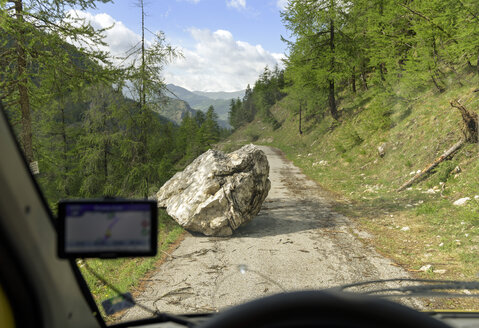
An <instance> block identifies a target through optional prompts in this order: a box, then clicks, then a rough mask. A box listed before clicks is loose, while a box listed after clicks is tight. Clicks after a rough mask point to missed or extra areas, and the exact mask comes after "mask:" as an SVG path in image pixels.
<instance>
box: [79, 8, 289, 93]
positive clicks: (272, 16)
mask: <svg viewBox="0 0 479 328" xmlns="http://www.w3.org/2000/svg"><path fill="white" fill-rule="evenodd" d="M137 4H138V0H115V1H114V3H107V4H101V3H100V4H98V5H97V8H96V10H89V11H88V12H79V15H81V16H83V17H84V18H86V19H87V20H89V21H90V22H91V23H92V25H93V26H94V27H108V26H111V25H112V24H114V27H113V28H112V29H110V30H108V31H106V32H105V34H106V39H105V41H106V42H107V44H108V47H109V51H110V52H111V53H112V54H113V55H115V56H122V55H123V54H125V52H126V51H128V49H130V48H131V47H132V46H134V45H135V44H137V43H138V42H139V41H140V40H141V36H140V35H141V11H140V8H139V7H138V5H137ZM285 5H286V0H145V12H146V15H147V16H146V18H145V19H146V22H145V26H146V28H147V29H148V30H149V31H151V32H153V33H155V32H157V31H163V32H164V33H165V35H166V38H167V40H168V42H169V43H170V44H171V45H173V46H174V47H175V48H176V49H178V50H180V51H181V52H182V54H183V56H184V58H183V59H178V60H175V61H174V62H171V63H169V64H168V65H167V66H166V67H165V70H164V78H165V82H166V83H173V84H176V85H179V86H182V87H184V88H186V89H188V90H191V91H237V90H242V89H245V88H246V85H247V84H251V85H252V84H254V82H255V81H256V79H257V78H258V76H259V75H260V73H261V72H262V71H263V69H264V67H265V66H266V65H268V66H270V67H273V66H274V65H276V64H279V65H280V66H281V64H282V62H281V59H282V58H284V53H285V51H286V45H285V44H284V42H282V41H281V38H280V36H281V35H282V36H284V37H288V36H289V34H288V31H287V30H286V29H285V27H284V26H283V24H282V22H281V17H280V10H281V9H283V8H284V6H285ZM149 31H147V32H146V38H147V39H148V40H149V41H150V42H151V41H152V40H153V35H152V33H151V32H149Z"/></svg>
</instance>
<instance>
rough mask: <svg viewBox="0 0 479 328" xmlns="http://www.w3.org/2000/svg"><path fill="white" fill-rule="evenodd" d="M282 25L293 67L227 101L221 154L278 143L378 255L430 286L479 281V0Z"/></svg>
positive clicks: (326, 7)
mask: <svg viewBox="0 0 479 328" xmlns="http://www.w3.org/2000/svg"><path fill="white" fill-rule="evenodd" d="M282 17H283V22H284V24H285V25H286V26H287V28H288V30H289V31H290V33H291V35H286V36H283V37H284V41H285V42H286V43H287V44H288V47H289V53H288V54H287V57H286V60H285V62H284V67H283V69H274V70H272V69H271V68H266V69H265V71H264V73H263V74H262V75H261V76H260V77H259V78H258V80H257V81H256V83H255V85H254V86H253V87H252V88H248V89H247V91H246V95H245V97H244V98H243V99H242V100H241V101H235V102H232V103H231V104H230V113H229V114H230V116H229V118H230V124H231V125H232V126H233V127H234V128H235V133H234V134H233V135H232V136H231V138H229V141H228V142H227V143H224V144H223V147H224V148H225V149H234V148H236V147H238V146H239V144H244V143H249V142H255V143H261V144H268V145H273V146H276V147H278V148H280V149H281V150H283V151H284V152H285V153H286V155H287V156H288V158H290V159H291V160H292V161H293V162H294V163H295V164H296V165H298V166H300V167H301V168H302V170H303V171H304V172H305V173H307V174H308V175H309V176H310V177H311V178H313V179H315V180H316V181H318V182H319V183H320V184H321V185H322V186H324V187H325V188H326V189H327V190H329V191H331V194H332V195H333V196H334V197H335V198H336V199H337V203H336V204H335V205H334V206H335V209H336V210H337V211H339V212H342V213H344V214H346V215H348V216H350V217H353V218H356V219H357V222H358V223H360V224H361V226H362V227H363V228H364V229H366V230H367V231H370V232H371V233H372V236H374V237H368V238H369V239H367V240H366V242H368V243H372V244H374V245H375V246H377V248H378V249H379V251H380V252H381V253H383V254H387V255H389V256H391V257H392V258H394V259H395V260H396V261H397V262H398V263H401V264H402V265H404V266H405V267H406V268H407V269H409V270H411V271H413V272H419V274H423V275H424V277H429V278H430V277H436V278H441V277H449V278H461V279H463V278H465V277H467V278H473V277H474V276H475V274H476V273H477V270H476V269H477V265H478V263H479V262H478V261H479V258H478V257H477V247H478V246H477V243H478V242H479V217H478V215H477V209H478V206H479V195H478V194H479V192H478V190H479V178H478V172H479V163H478V160H477V159H478V157H479V153H478V148H477V141H478V139H477V126H478V125H477V108H478V105H479V94H478V93H477V90H478V88H479V63H478V55H479V43H478V42H479V34H478V33H479V28H478V26H479V25H478V23H479V18H478V17H479V3H477V2H476V1H469V0H461V1H443V0H441V1H413V2H411V1H388V0H375V1H371V0H369V1H365V0H357V1H349V2H344V1H333V0H327V1H298V0H293V1H290V2H289V4H288V6H287V7H286V9H285V11H284V12H283V13H282ZM453 146H455V147H453ZM446 150H450V152H446ZM443 154H445V155H444V156H442V155H443ZM433 164H438V165H437V166H434V165H433ZM428 169H430V170H428ZM413 177H414V179H413ZM407 181H411V184H410V185H405V183H406V182H407ZM401 186H405V187H404V188H400V187H401ZM459 200H461V201H459ZM371 238H373V239H371ZM425 265H430V266H426V268H428V269H424V270H422V271H421V270H420V269H421V268H423V267H424V266H425Z"/></svg>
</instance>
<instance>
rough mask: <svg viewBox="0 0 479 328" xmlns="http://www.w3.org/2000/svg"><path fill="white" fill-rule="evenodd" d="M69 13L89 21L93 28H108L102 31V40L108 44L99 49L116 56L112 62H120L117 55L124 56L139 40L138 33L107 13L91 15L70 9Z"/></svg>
mask: <svg viewBox="0 0 479 328" xmlns="http://www.w3.org/2000/svg"><path fill="white" fill-rule="evenodd" d="M69 13H70V14H71V15H72V16H73V17H78V18H81V19H84V20H85V21H86V22H89V23H90V24H91V25H92V26H93V27H94V28H95V29H104V28H109V29H107V30H106V31H105V32H103V34H104V35H105V38H104V41H105V42H106V43H107V45H108V46H107V47H101V49H100V50H104V51H108V52H110V54H111V56H112V57H114V58H116V59H114V62H117V63H119V62H121V59H119V57H124V56H125V55H126V54H127V53H128V51H130V50H131V49H132V48H133V47H134V46H135V45H138V43H139V42H140V41H141V36H140V35H139V34H137V33H135V32H133V31H132V30H130V29H129V28H128V27H126V26H125V24H123V23H122V22H121V21H117V20H115V19H114V18H113V17H111V16H110V15H108V14H96V15H92V14H91V13H88V12H84V11H80V10H71V11H70V12H69ZM112 26H113V27H112ZM110 27H111V28H110Z"/></svg>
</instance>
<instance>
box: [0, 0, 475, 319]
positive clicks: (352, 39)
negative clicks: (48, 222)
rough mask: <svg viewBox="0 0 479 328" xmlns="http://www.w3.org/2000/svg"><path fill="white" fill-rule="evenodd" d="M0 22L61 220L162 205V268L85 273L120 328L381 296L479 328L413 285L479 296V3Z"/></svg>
mask: <svg viewBox="0 0 479 328" xmlns="http://www.w3.org/2000/svg"><path fill="white" fill-rule="evenodd" d="M0 8H1V12H0V13H1V16H0V30H1V37H0V42H1V43H0V61H1V65H0V99H1V102H2V104H3V106H2V107H3V108H4V110H5V112H6V114H7V116H8V118H9V120H10V123H11V125H12V127H13V128H14V130H15V133H16V136H17V138H18V141H19V145H20V146H21V148H22V151H23V154H24V156H25V159H26V161H27V162H28V164H29V165H30V169H31V171H32V173H33V174H34V177H35V178H36V180H37V181H38V183H39V184H40V186H41V189H42V192H43V193H44V195H45V197H46V199H47V200H48V203H49V205H50V207H51V209H52V211H53V212H54V213H56V210H57V206H58V202H59V201H60V200H62V199H89V198H97V199H98V198H102V197H122V198H130V199H145V198H148V199H150V200H156V201H157V202H158V207H159V209H158V220H159V222H158V255H157V256H156V257H146V258H122V259H113V260H103V259H88V260H84V259H78V260H77V265H78V267H79V268H80V271H81V272H82V274H83V278H84V280H85V281H86V284H87V285H88V288H89V290H90V292H91V294H92V296H93V298H94V300H95V301H96V303H97V304H98V307H99V308H100V311H101V313H102V315H103V317H104V318H105V320H106V321H107V322H108V323H117V322H120V321H128V320H136V319H139V318H144V317H151V316H153V315H155V314H156V313H158V312H168V313H177V314H184V313H205V312H215V311H218V310H220V309H223V308H225V307H229V306H232V305H235V304H239V303H241V302H244V301H246V300H250V299H254V298H258V297H261V296H265V295H270V294H274V293H278V292H282V291H291V290H303V289H324V288H332V287H338V286H340V285H344V284H356V283H359V282H364V281H375V282H374V283H371V284H364V285H354V286H350V287H349V288H348V290H349V291H353V292H366V293H367V292H371V291H374V294H380V295H389V294H393V295H394V296H406V297H400V298H394V300H397V301H399V302H401V303H403V304H405V305H408V306H411V307H413V308H416V309H419V310H422V311H431V310H460V311H479V307H478V304H479V303H478V302H477V295H478V289H477V285H474V284H464V283H456V284H454V283H446V284H443V285H441V286H439V287H438V285H437V284H435V285H434V284H433V285H432V286H433V287H434V288H431V287H418V286H421V285H423V284H424V282H421V281H413V279H430V280H453V281H457V282H465V281H468V282H471V281H472V282H474V281H476V282H477V280H478V274H479V256H478V254H479V214H478V213H479V211H478V209H479V175H478V172H479V161H478V156H479V153H478V141H479V139H478V138H479V137H478V126H479V120H478V114H477V110H478V106H479V98H478V97H479V96H478V95H479V94H478V92H477V91H478V89H477V85H478V82H479V61H478V57H479V55H478V49H479V44H478V41H477V40H479V24H478V23H479V18H478V17H479V4H478V3H477V1H473V0H462V1H457V0H455V1H452V0H447V1H445V0H440V1H439V0H437V1H436V0H434V1H413V2H410V1H392V0H352V1H340V0H318V1H306V0H268V1H253V0H218V1H206V0H171V1H150V2H146V1H145V2H143V0H139V1H133V0H128V1H121V0H117V1H115V3H113V2H110V1H108V0H102V1H94V0H70V1H46V2H45V1H40V0H17V1H13V2H6V1H0ZM105 238H106V237H105ZM380 280H388V281H380ZM428 286H431V285H428ZM398 288H402V290H397V289H398ZM118 292H120V293H130V295H131V296H132V298H133V299H134V300H135V302H137V305H136V306H133V307H131V308H128V309H122V307H121V306H117V307H116V308H115V307H113V310H112V304H113V305H114V304H117V303H118V302H119V301H121V300H118V299H116V300H115V299H114V297H116V296H118ZM434 292H436V293H439V295H434ZM446 293H449V294H454V296H453V295H444V294H446ZM419 296H421V297H419ZM434 296H440V297H434ZM445 296H448V297H445ZM474 296H476V298H474ZM105 302H106V303H105ZM107 308H108V309H109V310H108V309H107ZM105 309H106V310H105ZM110 310H111V311H110Z"/></svg>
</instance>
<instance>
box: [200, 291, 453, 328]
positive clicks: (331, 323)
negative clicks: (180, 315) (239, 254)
mask: <svg viewBox="0 0 479 328" xmlns="http://www.w3.org/2000/svg"><path fill="white" fill-rule="evenodd" d="M199 327H201V328H220V327H230V328H235V327H238V328H239V327H268V328H272V327H424V328H446V327H449V326H448V325H446V324H445V323H443V322H441V321H438V320H436V319H434V318H431V317H430V316H429V315H427V314H425V313H421V312H418V311H415V310H413V309H410V308H408V307H406V306H403V305H400V304H397V303H394V302H391V301H388V300H386V299H383V298H378V297H372V296H363V295H358V294H351V293H336V292H331V291H299V292H291V293H282V294H276V295H272V296H268V297H265V298H261V299H257V300H254V301H250V302H247V303H244V304H241V305H238V306H235V307H233V308H230V309H228V310H226V311H223V312H222V313H219V314H217V315H214V316H213V317H212V318H211V319H210V320H208V321H206V322H203V323H202V324H200V325H199ZM449 328H450V327H449Z"/></svg>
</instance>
